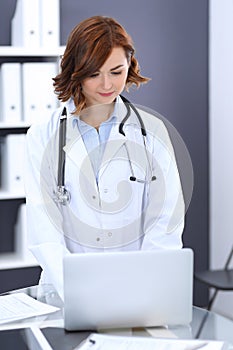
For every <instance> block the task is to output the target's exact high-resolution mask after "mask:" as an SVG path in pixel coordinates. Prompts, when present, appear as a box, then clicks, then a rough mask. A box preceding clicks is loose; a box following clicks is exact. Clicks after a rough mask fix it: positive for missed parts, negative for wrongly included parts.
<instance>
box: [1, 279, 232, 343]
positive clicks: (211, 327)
mask: <svg viewBox="0 0 233 350" xmlns="http://www.w3.org/2000/svg"><path fill="white" fill-rule="evenodd" d="M19 291H20V292H24V293H26V294H27V295H29V296H31V297H33V298H35V299H38V300H40V301H42V302H45V303H47V304H50V305H53V306H57V307H59V308H60V310H59V311H57V312H55V313H52V314H50V315H45V316H37V317H33V318H30V319H25V320H21V321H19V322H15V323H9V324H5V325H0V330H2V331H3V330H5V331H6V330H7V332H5V333H6V335H7V336H8V338H9V337H10V336H11V335H12V336H13V331H12V329H20V328H21V329H22V328H27V329H28V328H29V327H32V328H33V329H34V332H35V333H37V335H38V334H39V336H40V335H41V336H42V338H43V335H45V336H46V339H47V340H48V341H49V342H50V344H51V345H52V347H50V348H49V347H46V346H45V347H38V346H35V344H33V345H32V347H29V345H28V347H27V346H26V347H22V349H23V350H24V349H25V350H26V349H33V350H35V349H56V350H60V349H62V350H69V349H73V348H74V345H77V344H78V343H79V342H81V341H82V340H83V339H85V338H86V337H87V336H88V334H89V333H88V332H65V331H64V329H63V325H64V322H63V305H62V301H61V299H60V298H59V296H58V294H57V293H56V292H55V290H54V288H53V286H51V285H44V286H43V288H42V287H41V286H32V287H28V288H24V289H21V290H15V291H11V292H9V293H18V292H19ZM5 294H8V293H4V295H5ZM106 332H107V333H109V334H120V335H138V336H153V337H157V338H174V339H176V338H178V339H205V340H220V341H225V342H228V343H229V344H230V346H229V349H233V321H231V320H229V319H227V318H225V317H223V316H220V315H218V314H216V313H213V312H209V311H207V310H204V309H201V308H197V307H193V319H192V322H191V324H190V325H188V326H176V327H174V326H173V327H169V326H168V327H166V328H165V327H155V328H149V329H148V328H147V329H124V330H118V331H113V330H109V331H106ZM15 333H17V331H15ZM1 334H3V333H2V332H1ZM17 336H18V335H17ZM34 336H35V334H34ZM30 338H31V337H30ZM42 340H43V339H42ZM30 342H31V341H30ZM231 344H232V346H231ZM45 345H46V344H45ZM69 346H70V347H69ZM5 348H6V347H5ZM7 349H9V350H10V347H9V348H7ZM12 349H13V348H12ZM17 349H18V350H21V348H17Z"/></svg>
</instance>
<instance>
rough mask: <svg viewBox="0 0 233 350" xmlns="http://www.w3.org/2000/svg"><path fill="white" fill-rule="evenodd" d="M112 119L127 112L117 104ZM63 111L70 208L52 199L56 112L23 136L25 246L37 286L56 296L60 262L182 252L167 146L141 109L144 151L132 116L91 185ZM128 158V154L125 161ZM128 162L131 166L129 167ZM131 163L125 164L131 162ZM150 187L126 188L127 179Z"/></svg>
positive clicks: (178, 202) (114, 134)
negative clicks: (37, 272)
mask: <svg viewBox="0 0 233 350" xmlns="http://www.w3.org/2000/svg"><path fill="white" fill-rule="evenodd" d="M118 101H119V103H118V121H119V122H120V121H121V120H122V119H123V118H124V116H125V115H126V107H125V105H124V104H123V103H122V101H121V99H120V98H118ZM66 107H67V111H68V122H67V140H66V146H65V147H64V150H65V152H66V167H65V186H66V188H67V189H68V190H69V191H70V193H71V202H70V204H69V205H67V206H62V205H60V204H58V203H56V202H55V201H54V191H56V186H57V164H58V132H59V118H60V115H61V111H62V108H63V107H62V108H59V109H58V110H57V111H55V112H54V114H53V115H52V117H51V119H50V120H48V121H47V122H44V123H42V124H39V125H38V124H35V125H33V126H32V127H31V128H30V129H29V131H28V133H27V166H26V174H25V178H26V181H25V186H26V204H27V220H28V239H29V248H30V249H31V251H32V253H33V254H34V256H35V257H36V259H37V260H38V263H39V264H40V266H41V267H42V269H43V272H42V276H41V283H52V284H53V285H54V286H55V288H56V289H57V291H58V292H59V294H60V296H61V297H62V298H63V270H62V258H63V256H64V255H65V254H71V253H74V252H80V253H84V252H93V251H99V252H103V251H118V250H121V251H122V250H123V251H129V250H139V249H165V248H166V249H167V248H169V249H177V248H181V247H182V232H183V226H184V202H183V196H182V190H181V185H180V179H179V174H178V170H177V166H176V161H175V157H174V153H173V148H172V145H171V142H170V139H169V136H168V133H167V130H166V128H165V126H164V124H163V122H162V121H161V120H159V119H158V118H156V117H155V116H152V115H150V114H148V113H146V112H145V111H140V115H141V116H142V118H143V121H144V123H145V127H146V130H147V136H146V149H147V154H146V149H145V146H144V143H143V136H142V134H141V129H140V125H139V123H138V121H137V118H136V116H135V115H134V113H133V112H132V113H131V116H130V118H129V119H128V121H127V122H126V123H125V126H124V132H125V136H123V135H121V134H119V124H118V123H116V124H114V125H113V127H112V129H111V132H110V136H109V140H108V142H107V144H106V147H105V150H104V155H103V159H102V163H101V166H100V170H99V176H98V185H97V182H96V177H95V174H94V173H93V169H92V165H91V162H90V159H89V156H88V154H87V151H86V148H85V145H84V143H83V140H82V137H81V135H80V133H79V131H78V128H77V125H76V126H75V125H74V123H73V119H74V117H73V116H72V115H71V114H70V113H71V112H72V111H73V109H74V105H73V101H72V100H70V101H69V102H68V103H66ZM127 152H128V155H127ZM129 158H130V161H129ZM130 162H131V164H130ZM131 166H132V168H133V172H134V175H135V176H136V177H137V178H138V179H144V180H146V181H147V180H148V179H151V176H152V175H155V176H156V180H155V181H147V182H146V183H140V182H132V181H130V180H129V177H130V176H131V175H132V168H131Z"/></svg>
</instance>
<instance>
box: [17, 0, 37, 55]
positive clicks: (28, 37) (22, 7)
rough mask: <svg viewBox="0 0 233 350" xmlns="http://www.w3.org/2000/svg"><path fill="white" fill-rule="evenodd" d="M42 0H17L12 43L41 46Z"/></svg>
mask: <svg viewBox="0 0 233 350" xmlns="http://www.w3.org/2000/svg"><path fill="white" fill-rule="evenodd" d="M39 11H40V0H17V3H16V8H15V13H14V16H13V18H12V21H11V44H12V45H13V46H24V47H30V48H31V47H38V46H40V33H39V20H40V15H39V14H40V12H39Z"/></svg>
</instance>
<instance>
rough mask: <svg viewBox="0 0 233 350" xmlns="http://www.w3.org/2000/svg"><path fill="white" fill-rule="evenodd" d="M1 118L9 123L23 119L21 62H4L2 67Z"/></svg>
mask: <svg viewBox="0 0 233 350" xmlns="http://www.w3.org/2000/svg"><path fill="white" fill-rule="evenodd" d="M0 92H1V94H0V119H1V121H2V122H4V123H7V124H17V123H20V122H21V121H22V94H21V67H20V63H2V65H1V68H0Z"/></svg>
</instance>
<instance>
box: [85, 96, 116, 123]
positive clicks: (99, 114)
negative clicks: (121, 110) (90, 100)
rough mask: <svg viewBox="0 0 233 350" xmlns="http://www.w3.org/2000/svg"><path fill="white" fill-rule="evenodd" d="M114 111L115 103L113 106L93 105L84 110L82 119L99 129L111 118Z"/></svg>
mask: <svg viewBox="0 0 233 350" xmlns="http://www.w3.org/2000/svg"><path fill="white" fill-rule="evenodd" d="M113 110H114V102H113V103H111V104H102V105H93V106H90V107H86V108H85V109H83V110H82V112H81V114H80V119H81V120H83V121H84V122H85V123H87V124H89V125H91V126H93V127H94V128H96V129H98V128H99V126H100V124H101V123H103V122H105V121H106V120H107V119H108V118H109V117H110V115H111V114H112V112H113Z"/></svg>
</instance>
